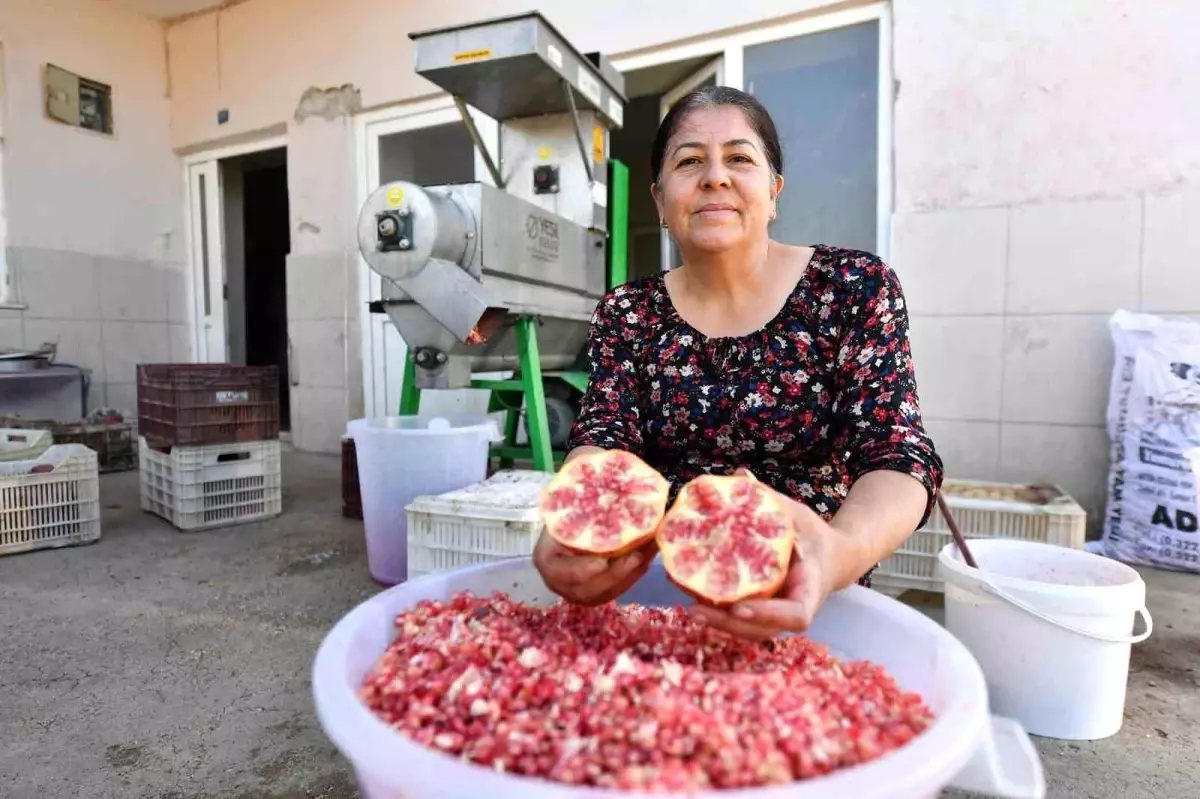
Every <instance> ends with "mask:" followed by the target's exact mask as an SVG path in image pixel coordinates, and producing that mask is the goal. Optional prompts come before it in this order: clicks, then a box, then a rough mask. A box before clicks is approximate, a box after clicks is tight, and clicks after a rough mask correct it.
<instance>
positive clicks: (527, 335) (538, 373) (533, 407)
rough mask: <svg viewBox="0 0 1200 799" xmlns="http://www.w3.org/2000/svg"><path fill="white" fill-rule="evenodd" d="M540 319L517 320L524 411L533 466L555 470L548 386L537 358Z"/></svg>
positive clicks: (541, 469) (549, 470) (542, 470)
mask: <svg viewBox="0 0 1200 799" xmlns="http://www.w3.org/2000/svg"><path fill="white" fill-rule="evenodd" d="M536 325H537V321H536V320H534V319H532V318H530V317H522V318H521V319H519V320H517V352H518V357H519V361H518V363H520V365H521V384H522V385H523V387H524V389H525V415H526V418H527V419H528V422H529V446H530V449H531V450H532V451H533V468H534V469H536V470H537V471H539V472H553V471H554V454H553V453H552V452H551V451H550V422H549V420H548V419H547V418H546V389H545V386H543V385H542V365H541V362H540V361H539V360H538V344H537V328H536Z"/></svg>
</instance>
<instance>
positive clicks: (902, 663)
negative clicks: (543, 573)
mask: <svg viewBox="0 0 1200 799" xmlns="http://www.w3.org/2000/svg"><path fill="white" fill-rule="evenodd" d="M463 589H469V590H472V591H474V592H476V593H479V594H483V593H490V592H491V591H493V590H501V591H505V592H507V593H508V594H509V596H511V597H512V598H513V599H516V600H520V601H525V602H536V603H540V604H549V603H550V602H552V601H553V600H554V597H553V595H552V594H551V593H550V592H549V591H548V590H547V589H546V588H545V586H544V585H543V583H542V581H541V578H540V577H539V576H538V574H537V572H536V571H535V570H534V568H533V565H532V563H531V561H530V559H529V558H514V559H512V560H508V561H501V562H496V563H487V564H481V565H479V566H473V567H469V568H465V569H460V570H456V571H452V572H441V573H437V574H431V575H427V576H425V577H421V578H419V579H416V580H413V581H412V582H409V583H405V584H403V585H399V586H396V587H394V588H391V589H388V590H386V591H384V592H382V593H380V594H378V595H376V596H374V597H372V598H371V599H369V600H367V601H366V602H364V603H362V604H361V605H359V606H358V607H356V608H355V609H354V610H352V611H351V612H350V613H349V614H347V615H346V616H345V617H344V618H342V619H341V620H340V621H339V622H338V623H337V624H336V625H335V626H334V628H333V629H332V630H331V631H330V632H329V634H328V635H327V636H326V637H325V640H324V641H323V642H322V643H321V646H320V649H319V650H318V652H317V656H316V660H315V662H314V664H313V696H314V700H315V703H316V711H317V716H318V718H319V720H320V723H321V726H322V727H323V729H324V730H325V733H326V734H327V735H328V736H329V738H330V740H332V741H333V743H334V744H335V745H336V746H337V747H338V749H339V750H340V751H341V752H342V754H343V755H345V756H346V758H347V759H348V760H349V761H350V763H351V764H352V765H353V767H354V770H355V773H356V777H357V779H358V783H359V787H360V789H361V791H362V793H363V795H364V797H366V799H425V798H426V797H439V798H440V797H446V798H447V799H451V798H453V799H481V797H486V799H518V797H519V799H568V797H596V798H597V799H599V798H600V797H609V798H610V799H611V797H613V796H614V795H615V792H613V791H608V790H599V789H591V790H588V789H580V788H574V787H570V786H566V785H560V784H556V783H552V782H549V781H545V780H537V779H531V778H527V777H520V776H514V775H506V774H499V773H496V772H494V771H492V770H490V769H486V768H482V767H478V766H474V765H471V764H467V763H463V762H460V761H459V760H457V759H455V758H453V757H450V756H448V755H445V754H443V753H441V752H437V751H435V750H433V749H428V748H426V747H424V746H421V745H419V744H416V743H413V742H411V741H409V740H407V739H405V738H403V737H402V736H400V734H398V733H396V732H394V731H393V730H391V729H390V728H389V727H388V726H387V725H386V724H384V723H383V722H381V721H380V720H379V719H377V718H376V717H375V716H374V715H373V714H372V713H371V712H370V711H369V710H368V709H367V707H366V705H364V704H363V703H362V702H361V701H360V700H359V699H358V696H357V690H358V688H359V686H360V685H361V684H362V679H363V677H364V676H365V675H366V673H367V671H368V670H369V669H370V668H371V666H372V664H373V663H374V662H375V660H376V659H377V658H378V657H379V656H380V655H381V654H382V653H383V651H384V649H385V648H386V647H387V645H388V644H389V643H390V642H391V641H392V639H393V637H394V636H395V629H394V626H393V622H394V620H395V617H396V615H397V614H399V613H401V612H403V611H404V610H405V609H407V608H409V607H410V606H412V605H413V604H415V603H416V602H417V601H419V600H421V599H430V598H433V599H445V598H447V597H449V596H450V595H451V594H453V593H455V592H456V591H460V590H463ZM622 601H623V602H638V603H641V604H643V605H649V606H672V605H676V604H689V600H688V599H687V598H686V597H685V596H684V595H683V594H682V593H680V592H679V591H678V589H676V588H675V587H674V586H673V585H671V583H670V582H668V581H667V580H666V578H665V576H664V574H663V572H662V566H661V561H656V562H655V563H654V565H653V567H652V568H651V570H650V572H649V573H648V574H647V575H646V576H645V577H644V578H642V580H641V581H640V582H639V583H638V584H637V585H636V586H635V587H634V588H633V589H632V590H631V591H630V592H629V593H628V594H626V596H625V597H624V598H623V599H622ZM809 635H810V637H811V638H812V639H813V640H816V641H821V642H824V643H826V644H827V645H828V646H829V647H830V648H831V649H832V650H833V651H834V652H835V653H836V654H838V655H840V656H842V657H845V658H850V659H869V660H872V661H874V662H876V663H880V664H882V665H883V666H884V667H886V668H887V669H888V670H889V671H890V672H891V674H892V675H893V677H894V678H895V679H896V681H897V682H898V683H899V684H900V685H901V686H903V687H904V688H907V689H909V690H915V691H918V692H920V693H921V695H922V696H923V697H924V698H925V701H926V702H927V703H928V704H929V706H930V708H931V709H932V710H933V711H934V713H935V714H937V716H938V718H937V720H936V721H935V722H934V724H933V725H931V727H930V728H929V729H928V730H926V732H924V733H923V734H922V735H920V736H918V737H917V738H915V739H914V740H913V741H911V742H910V743H909V744H908V745H907V746H905V747H903V748H902V749H900V750H897V751H896V752H893V753H890V754H888V755H886V756H885V757H882V758H880V759H878V760H876V761H874V762H871V763H868V764H865V765H862V766H857V767H854V768H850V769H846V770H844V771H841V772H838V773H835V774H832V775H828V776H825V777H821V778H817V779H813V780H809V781H806V782H802V783H797V784H794V785H790V786H785V787H777V788H762V789H754V790H737V791H720V792H711V793H705V794H699V795H698V796H701V797H712V798H713V799H723V798H725V797H738V799H743V798H744V799H751V797H753V799H784V798H785V797H786V798H787V799H835V797H836V798H838V799H842V798H844V797H854V799H873V798H876V797H878V799H883V797H888V799H925V798H926V797H935V796H937V795H938V794H939V793H940V791H941V789H942V788H944V787H947V786H950V785H953V786H956V787H961V788H965V789H969V790H976V791H980V792H985V793H989V794H991V795H994V796H1002V797H1012V798H1013V799H1041V797H1043V796H1045V785H1044V780H1043V776H1042V768H1041V762H1040V760H1039V759H1038V757H1037V753H1036V751H1035V750H1034V749H1033V746H1032V744H1031V743H1030V740H1029V737H1028V736H1027V735H1026V734H1025V732H1024V730H1022V729H1021V728H1020V725H1018V724H1016V723H1015V722H1012V721H1010V720H1007V719H998V718H996V717H992V716H989V714H988V701H987V688H986V686H985V683H984V679H983V674H982V672H981V671H980V668H979V665H978V664H977V663H976V662H975V660H974V659H973V658H972V657H971V655H970V653H968V652H967V650H966V648H965V647H963V645H962V644H960V643H959V642H958V640H957V639H955V638H954V637H953V636H951V635H950V634H949V633H948V632H946V631H945V630H944V629H942V628H941V627H940V626H939V625H937V624H936V623H935V622H933V621H931V620H930V619H928V618H927V617H925V616H924V615H922V614H921V613H919V612H917V611H915V610H913V609H912V608H909V607H907V606H906V605H903V604H901V603H900V602H897V601H895V600H893V599H889V598H888V597H885V596H882V595H880V594H878V593H876V592H874V591H871V590H869V589H866V588H861V587H859V586H851V587H850V588H847V589H846V590H844V591H842V592H840V593H838V594H835V595H834V596H831V597H830V598H829V600H828V601H827V602H826V604H825V606H824V607H823V609H822V610H821V612H820V613H819V614H818V618H817V619H816V622H815V624H814V625H813V627H812V628H811V630H810V631H809ZM620 795H621V796H622V797H626V796H635V795H636V794H632V793H622V794H620Z"/></svg>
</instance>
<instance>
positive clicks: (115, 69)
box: [0, 0, 191, 414]
mask: <svg viewBox="0 0 1200 799" xmlns="http://www.w3.org/2000/svg"><path fill="white" fill-rule="evenodd" d="M0 42H2V44H4V56H5V65H4V66H5V96H4V106H5V114H4V119H5V124H4V142H2V149H4V161H2V172H4V175H2V176H4V190H5V191H4V196H5V210H6V222H7V224H6V242H5V245H6V258H7V262H8V265H10V269H12V270H13V272H14V277H16V281H14V283H16V296H13V298H8V300H10V306H8V307H5V308H0V346H25V347H37V346H40V344H42V343H43V342H58V344H59V350H58V352H59V360H60V361H62V362H71V364H76V365H79V366H84V367H86V368H89V370H91V380H92V385H91V392H90V397H89V404H90V405H92V407H98V405H104V404H107V405H114V407H118V408H120V409H121V410H124V411H126V413H132V414H136V413H137V403H136V371H134V365H136V364H138V362H139V361H163V360H168V359H182V360H187V359H188V358H191V350H190V347H188V335H190V334H188V329H187V320H188V316H187V307H186V288H185V287H186V282H185V280H186V278H185V274H186V272H185V269H186V268H185V256H184V229H182V185H181V180H180V174H181V173H180V167H179V162H178V157H176V156H175V154H174V152H173V151H172V146H170V128H169V120H170V118H169V100H168V96H167V68H166V67H167V61H166V50H164V48H163V32H162V26H161V25H160V24H158V23H156V22H152V20H149V19H145V18H143V17H139V16H137V14H134V13H131V12H127V11H122V10H120V8H118V7H114V6H113V4H109V2H103V1H102V0H6V2H2V4H0ZM47 62H52V64H55V65H58V66H61V67H62V68H66V70H70V71H72V72H76V73H79V74H83V76H85V77H88V78H92V79H96V80H100V82H103V83H108V84H110V85H112V86H113V97H114V112H113V116H114V122H115V124H114V133H115V134H114V136H112V137H107V136H101V134H96V133H92V132H89V131H82V130H76V128H71V127H67V126H65V125H61V124H59V122H55V121H53V120H50V119H48V118H47V116H46V114H44V112H43V98H42V70H43V68H44V65H46V64H47Z"/></svg>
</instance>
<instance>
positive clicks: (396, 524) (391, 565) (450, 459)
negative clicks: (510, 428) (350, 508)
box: [348, 415, 501, 585]
mask: <svg viewBox="0 0 1200 799" xmlns="http://www.w3.org/2000/svg"><path fill="white" fill-rule="evenodd" d="M348 433H349V434H350V436H351V437H352V438H353V439H354V451H355V454H356V458H357V461H358V482H359V487H360V488H359V490H360V492H361V495H362V513H363V527H364V528H365V532H366V536H367V568H368V570H369V571H370V573H371V577H372V578H374V579H375V580H376V581H377V582H380V583H383V584H385V585H394V584H396V583H400V582H403V581H404V580H406V579H407V578H408V517H407V514H406V513H405V510H404V508H405V506H407V505H408V504H409V503H410V502H412V500H413V498H415V497H417V496H420V495H422V494H443V493H445V492H447V491H454V490H457V489H459V488H465V487H466V486H469V485H471V484H473V483H478V482H479V481H481V480H483V479H484V478H485V477H487V464H488V448H489V447H490V445H491V444H492V443H493V442H495V441H499V440H500V439H501V436H500V428H499V426H498V425H497V424H496V422H495V420H493V419H489V418H487V417H486V416H455V415H436V416H389V417H381V418H375V419H355V420H354V421H352V422H350V425H349V427H348Z"/></svg>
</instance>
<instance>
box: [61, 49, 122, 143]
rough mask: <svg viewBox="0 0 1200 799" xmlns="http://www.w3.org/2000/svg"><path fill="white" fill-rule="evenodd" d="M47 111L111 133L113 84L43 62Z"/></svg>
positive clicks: (68, 121) (86, 127)
mask: <svg viewBox="0 0 1200 799" xmlns="http://www.w3.org/2000/svg"><path fill="white" fill-rule="evenodd" d="M44 89H45V95H46V115H47V116H49V117H50V118H51V119H54V120H57V121H59V122H62V123H63V124H66V125H71V126H72V127H77V128H83V129H84V130H91V131H95V132H97V133H105V134H110V135H111V134H112V132H113V123H112V119H113V108H112V87H111V86H109V85H108V84H105V83H100V82H99V81H95V80H91V79H89V78H84V77H81V76H79V75H76V74H75V73H73V72H68V71H67V70H65V69H63V68H62V67H58V66H55V65H54V64H47V65H46V73H45V85H44Z"/></svg>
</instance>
